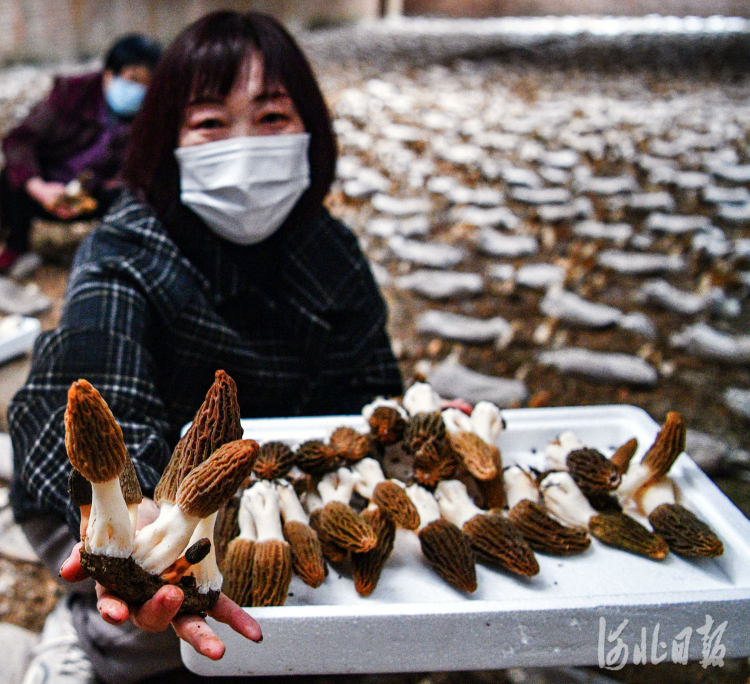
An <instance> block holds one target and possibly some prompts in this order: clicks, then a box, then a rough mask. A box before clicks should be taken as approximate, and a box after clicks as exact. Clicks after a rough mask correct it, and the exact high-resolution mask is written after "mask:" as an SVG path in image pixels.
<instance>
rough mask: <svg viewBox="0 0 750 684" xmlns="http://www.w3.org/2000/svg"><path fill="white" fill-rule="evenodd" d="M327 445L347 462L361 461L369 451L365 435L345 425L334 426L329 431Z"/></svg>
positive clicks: (368, 443)
mask: <svg viewBox="0 0 750 684" xmlns="http://www.w3.org/2000/svg"><path fill="white" fill-rule="evenodd" d="M328 446H330V447H331V449H333V450H334V451H335V452H336V455H337V456H338V457H339V458H342V459H344V461H347V462H349V463H354V462H356V461H361V460H362V459H363V458H365V457H366V456H367V455H368V454H369V453H370V442H369V440H368V438H367V435H363V434H362V433H361V432H357V431H356V430H355V429H354V428H350V427H345V426H342V427H339V428H336V429H335V430H334V431H333V433H331V436H330V438H329V439H328Z"/></svg>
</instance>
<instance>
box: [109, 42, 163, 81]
mask: <svg viewBox="0 0 750 684" xmlns="http://www.w3.org/2000/svg"><path fill="white" fill-rule="evenodd" d="M160 57H161V46H160V45H159V43H157V42H156V41H155V40H151V39H150V38H147V37H146V36H143V35H141V34H140V33H130V34H128V35H127V36H123V37H122V38H119V39H118V40H117V41H115V43H114V44H113V45H112V47H110V48H109V50H108V51H107V54H106V56H105V57H104V68H105V69H109V70H111V71H112V72H114V74H115V75H117V74H119V73H120V72H121V71H122V70H123V69H124V68H125V67H128V66H135V65H140V64H143V65H145V66H147V67H148V68H149V69H154V68H156V65H157V64H158V62H159V58H160Z"/></svg>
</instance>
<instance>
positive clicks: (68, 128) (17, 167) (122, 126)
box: [3, 72, 130, 190]
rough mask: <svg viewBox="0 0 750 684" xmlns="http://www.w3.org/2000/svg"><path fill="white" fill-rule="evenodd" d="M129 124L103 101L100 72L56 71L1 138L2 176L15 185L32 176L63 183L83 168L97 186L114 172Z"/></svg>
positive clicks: (95, 186) (112, 175) (115, 174)
mask: <svg viewBox="0 0 750 684" xmlns="http://www.w3.org/2000/svg"><path fill="white" fill-rule="evenodd" d="M129 129H130V124H129V122H125V121H123V120H122V119H119V118H117V116H115V115H114V114H113V113H112V111H111V110H110V109H109V108H108V107H107V104H106V102H105V99H104V90H103V88H102V74H101V72H95V73H90V74H84V75H80V76H68V77H61V76H59V77H57V78H56V79H55V82H54V84H53V86H52V91H51V92H50V94H49V95H48V96H47V98H46V99H44V100H42V101H41V102H40V103H39V104H37V105H36V106H35V107H34V108H33V109H32V110H31V112H29V115H28V116H27V117H26V119H24V121H23V122H22V123H21V124H20V125H19V126H18V127H17V128H15V129H13V130H12V131H11V132H10V133H9V134H8V135H7V136H6V137H5V139H4V140H3V153H4V154H5V168H6V172H7V174H8V180H9V181H10V184H11V186H12V187H14V188H16V189H20V188H21V187H23V185H24V184H25V183H26V181H27V180H29V178H31V177H33V176H41V177H42V178H43V179H44V180H47V181H59V182H62V183H67V182H68V181H70V180H73V179H74V178H77V177H78V176H79V175H80V174H81V172H83V171H84V170H86V171H88V172H89V173H90V174H91V189H92V190H98V189H100V188H101V187H102V185H103V184H105V183H107V182H108V181H111V180H112V179H113V178H115V176H117V174H118V173H119V171H120V168H121V166H122V162H123V158H124V155H125V146H126V144H127V136H128V132H129Z"/></svg>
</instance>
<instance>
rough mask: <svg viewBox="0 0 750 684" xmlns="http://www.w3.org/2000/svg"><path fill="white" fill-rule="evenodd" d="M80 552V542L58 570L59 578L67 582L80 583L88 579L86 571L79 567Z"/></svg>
mask: <svg viewBox="0 0 750 684" xmlns="http://www.w3.org/2000/svg"><path fill="white" fill-rule="evenodd" d="M80 550H81V542H78V543H77V544H76V545H75V546H74V547H73V550H72V551H71V552H70V556H68V559H67V560H66V561H65V562H64V563H63V564H62V567H61V568H60V577H62V578H63V579H64V580H66V581H68V582H81V581H83V580H85V579H86V578H87V577H88V574H87V573H86V571H85V570H84V569H83V568H82V567H81V554H80Z"/></svg>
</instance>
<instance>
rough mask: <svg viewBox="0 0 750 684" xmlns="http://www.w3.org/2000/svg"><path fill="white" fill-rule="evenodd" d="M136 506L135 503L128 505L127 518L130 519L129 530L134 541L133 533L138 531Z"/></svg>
mask: <svg viewBox="0 0 750 684" xmlns="http://www.w3.org/2000/svg"><path fill="white" fill-rule="evenodd" d="M138 505H139V504H137V503H132V504H128V505H127V506H128V517H129V518H130V529H131V533H132V535H133V537H132V538H133V539H135V532H136V530H137V529H138Z"/></svg>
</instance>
